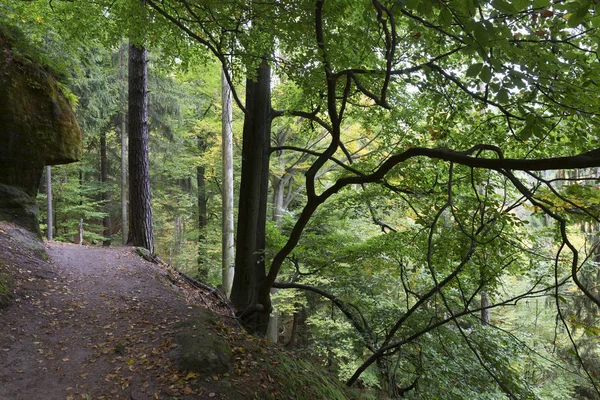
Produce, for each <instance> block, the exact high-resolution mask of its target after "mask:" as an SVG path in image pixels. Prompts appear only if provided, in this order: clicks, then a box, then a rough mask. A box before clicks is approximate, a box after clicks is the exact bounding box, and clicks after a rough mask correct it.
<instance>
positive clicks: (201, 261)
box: [196, 136, 208, 282]
mask: <svg viewBox="0 0 600 400" xmlns="http://www.w3.org/2000/svg"><path fill="white" fill-rule="evenodd" d="M198 150H199V152H200V154H202V153H203V152H204V151H205V143H204V140H203V139H202V138H201V137H200V136H198ZM196 180H197V183H198V277H199V278H200V280H201V281H203V282H206V281H207V280H208V266H207V265H206V251H205V248H204V242H205V240H206V237H205V235H204V230H205V229H206V219H207V218H206V176H205V168H204V166H202V165H199V166H198V167H196Z"/></svg>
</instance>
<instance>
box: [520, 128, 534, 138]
mask: <svg viewBox="0 0 600 400" xmlns="http://www.w3.org/2000/svg"><path fill="white" fill-rule="evenodd" d="M532 134H533V129H532V127H531V126H527V125H526V126H525V127H524V128H523V129H521V130H520V131H519V132H518V133H517V137H518V138H519V139H521V140H527V139H529V138H530V137H531V135H532Z"/></svg>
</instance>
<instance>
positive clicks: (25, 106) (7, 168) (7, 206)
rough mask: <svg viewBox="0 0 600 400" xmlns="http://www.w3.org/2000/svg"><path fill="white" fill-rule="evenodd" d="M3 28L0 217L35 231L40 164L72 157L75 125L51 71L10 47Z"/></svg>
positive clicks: (75, 156)
mask: <svg viewBox="0 0 600 400" xmlns="http://www.w3.org/2000/svg"><path fill="white" fill-rule="evenodd" d="M6 32H7V29H6V27H4V26H1V25H0V184H2V185H3V186H2V187H0V219H1V220H5V221H10V222H14V223H17V224H19V225H21V226H23V227H25V228H26V229H29V230H31V231H33V232H36V233H39V228H38V227H37V207H36V206H35V201H34V199H35V197H36V195H37V190H38V186H39V184H40V178H41V176H42V172H43V169H44V166H46V165H56V164H65V163H70V162H74V161H78V160H79V159H80V158H81V154H82V147H81V130H80V129H79V126H78V124H77V121H76V119H75V114H74V112H73V109H72V107H71V104H70V102H69V100H68V98H67V96H66V95H65V92H64V91H63V90H62V86H61V84H60V83H59V82H58V81H57V80H56V78H55V75H54V74H53V73H52V71H50V70H49V69H48V68H47V67H46V66H43V65H41V64H39V63H36V62H33V61H31V60H30V59H28V58H26V57H24V56H23V55H22V54H20V53H19V52H18V51H13V47H12V42H11V38H12V39H13V40H14V35H8V34H7V33H6ZM7 187H12V188H15V189H16V190H17V191H15V190H10V189H7Z"/></svg>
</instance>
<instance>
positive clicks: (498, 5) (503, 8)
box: [492, 0, 519, 14]
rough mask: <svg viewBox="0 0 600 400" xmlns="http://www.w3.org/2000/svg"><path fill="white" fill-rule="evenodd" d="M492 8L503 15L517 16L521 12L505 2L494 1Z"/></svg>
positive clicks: (502, 0)
mask: <svg viewBox="0 0 600 400" xmlns="http://www.w3.org/2000/svg"><path fill="white" fill-rule="evenodd" d="M492 6H493V7H494V8H495V9H496V10H498V11H500V12H501V13H503V14H517V13H518V12H519V11H518V10H517V9H516V8H515V6H513V5H512V4H511V3H509V2H507V1H505V0H493V1H492Z"/></svg>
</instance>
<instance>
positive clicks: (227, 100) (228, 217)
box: [221, 72, 235, 298]
mask: <svg viewBox="0 0 600 400" xmlns="http://www.w3.org/2000/svg"><path fill="white" fill-rule="evenodd" d="M221 96H222V97H221V101H222V108H221V139H222V146H223V149H222V154H223V156H222V157H223V160H222V161H223V168H222V169H223V171H222V173H223V193H222V223H221V250H222V254H223V255H222V259H221V282H222V285H223V292H224V293H225V295H226V296H227V297H228V298H229V297H230V296H231V287H232V285H233V276H234V262H235V260H234V257H235V248H234V242H233V234H234V228H233V131H232V115H233V110H232V105H231V88H230V87H229V83H227V79H226V78H225V73H224V72H222V73H221Z"/></svg>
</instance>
